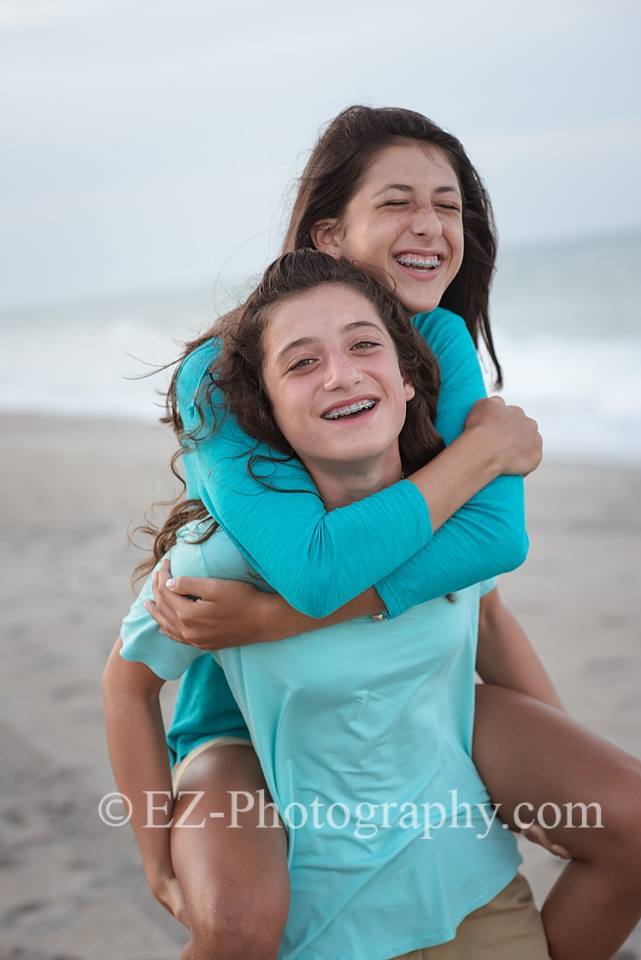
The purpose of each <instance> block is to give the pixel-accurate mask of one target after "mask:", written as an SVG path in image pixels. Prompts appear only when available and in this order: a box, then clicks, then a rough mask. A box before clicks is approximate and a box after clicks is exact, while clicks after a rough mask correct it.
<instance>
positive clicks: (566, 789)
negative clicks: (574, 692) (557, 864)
mask: <svg viewBox="0 0 641 960" xmlns="http://www.w3.org/2000/svg"><path fill="white" fill-rule="evenodd" d="M473 753H474V761H475V763H476V766H477V767H478V770H479V772H480V774H481V777H482V779H483V781H484V782H485V784H486V785H487V788H488V790H489V793H490V796H491V797H492V800H493V801H494V803H496V804H499V805H500V806H499V811H500V815H501V819H502V820H503V821H504V822H505V823H507V824H508V825H509V826H510V827H513V828H514V827H516V826H518V824H516V823H515V821H514V815H515V812H516V811H517V808H518V805H519V804H522V803H524V802H527V803H531V804H532V806H533V809H534V815H536V812H537V811H538V810H539V809H540V808H541V806H542V805H543V804H546V803H553V804H556V805H558V806H559V807H560V808H561V811H562V812H563V820H562V823H561V825H560V826H558V827H555V828H550V829H546V833H547V835H548V837H549V838H550V839H551V840H552V841H553V842H554V843H558V844H560V845H562V846H564V847H565V848H566V849H567V850H568V851H569V853H570V855H571V857H572V858H573V859H572V861H571V862H569V863H568V865H567V867H566V868H565V869H564V871H563V873H562V874H561V876H560V877H559V879H558V880H557V882H556V883H555V885H554V886H553V888H552V890H551V891H550V893H549V895H548V897H547V900H546V901H545V904H544V906H543V910H542V915H543V922H544V925H545V931H546V935H547V938H548V943H549V947H550V954H551V956H552V957H553V958H554V960H606V958H608V957H611V956H612V954H613V953H614V952H615V951H616V950H617V949H618V947H619V946H620V945H621V944H622V943H623V941H624V940H625V938H626V937H627V935H628V934H629V933H630V931H631V930H632V928H633V927H634V926H635V924H636V923H637V922H638V920H639V917H640V916H641V763H640V762H639V761H638V760H636V759H635V758H634V757H632V756H630V755H629V754H627V753H625V752H624V751H622V750H619V749H618V748H617V747H615V746H613V745H611V744H609V743H608V742H607V741H605V740H603V739H601V738H600V737H597V736H596V735H595V734H593V733H590V732H589V731H588V730H585V729H584V728H583V727H581V726H579V724H577V723H575V722H574V721H573V720H571V719H570V718H569V717H568V716H567V715H566V714H564V713H562V712H561V711H559V710H555V709H554V708H553V707H549V706H547V705H546V704H543V703H540V702H539V701H537V700H533V699H531V698H530V697H526V696H524V695H523V694H520V693H516V692H515V691H513V690H507V689H505V688H504V687H496V686H491V685H489V684H479V685H477V694H476V720H475V726H474V748H473ZM568 803H570V804H579V803H585V804H594V803H597V804H599V805H600V808H601V810H602V823H603V827H604V829H596V828H590V829H579V828H578V827H576V826H575V827H574V828H572V827H569V826H566V825H565V824H566V823H567V819H566V808H565V806H564V805H565V804H568ZM550 809H551V808H546V810H545V811H544V817H545V822H546V823H550V822H553V818H552V817H551V815H550ZM518 813H519V816H520V818H521V822H523V821H524V820H526V819H527V816H528V811H527V810H526V809H523V808H522V809H521V810H519V811H518ZM589 822H590V823H594V822H595V821H594V816H593V815H592V819H590V820H589ZM574 823H575V824H578V823H580V816H579V813H578V811H576V810H575V813H574Z"/></svg>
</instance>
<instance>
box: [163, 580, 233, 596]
mask: <svg viewBox="0 0 641 960" xmlns="http://www.w3.org/2000/svg"><path fill="white" fill-rule="evenodd" d="M165 586H166V588H167V589H168V590H170V591H171V593H172V594H174V595H176V594H180V595H182V596H185V597H187V596H189V597H198V598H200V599H201V600H209V601H212V600H214V599H216V597H217V596H218V595H219V592H220V581H219V580H215V579H211V578H209V577H176V578H170V579H169V580H168V581H167V583H166V584H165Z"/></svg>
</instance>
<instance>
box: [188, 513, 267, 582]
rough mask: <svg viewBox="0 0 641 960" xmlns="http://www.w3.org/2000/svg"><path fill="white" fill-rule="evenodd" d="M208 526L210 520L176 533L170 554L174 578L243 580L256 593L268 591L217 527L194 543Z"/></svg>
mask: <svg viewBox="0 0 641 960" xmlns="http://www.w3.org/2000/svg"><path fill="white" fill-rule="evenodd" d="M209 523H210V521H209V520H204V521H203V520H200V521H193V522H192V523H188V524H186V525H185V526H184V527H182V529H181V530H180V531H179V533H178V540H177V542H176V544H175V546H174V547H172V552H171V572H172V574H173V576H191V577H214V578H217V579H220V580H244V581H246V582H247V583H251V584H253V585H254V586H256V587H258V588H259V589H263V590H269V589H270V588H269V587H268V585H267V584H266V582H265V581H264V580H263V579H262V577H261V576H259V574H257V573H256V571H255V570H254V569H253V568H252V567H251V566H250V565H249V563H248V562H247V560H246V559H245V557H244V556H243V554H242V553H241V552H240V550H239V548H238V547H237V546H236V544H235V543H234V541H233V540H232V538H231V537H230V536H229V534H228V533H227V532H226V531H225V530H224V529H223V527H220V526H219V527H217V528H216V530H215V531H214V533H213V534H211V536H210V537H208V538H207V540H205V541H204V542H202V543H196V542H195V541H197V540H198V539H199V538H200V537H202V535H203V534H204V533H206V531H207V529H208V526H209Z"/></svg>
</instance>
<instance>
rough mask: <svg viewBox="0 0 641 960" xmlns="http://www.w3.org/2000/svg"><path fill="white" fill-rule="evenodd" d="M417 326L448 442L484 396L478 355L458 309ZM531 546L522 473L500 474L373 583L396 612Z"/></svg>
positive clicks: (518, 557) (516, 559)
mask: <svg viewBox="0 0 641 960" xmlns="http://www.w3.org/2000/svg"><path fill="white" fill-rule="evenodd" d="M416 325H417V328H418V329H419V331H420V332H421V334H422V335H423V336H424V337H425V338H426V340H427V341H428V343H429V344H430V346H431V348H432V350H433V351H434V353H435V354H436V356H437V358H438V360H439V363H440V366H441V393H440V397H439V403H438V409H437V420H436V427H437V429H438V431H439V433H440V434H441V436H442V437H443V439H444V440H445V442H446V444H449V443H451V442H452V441H453V440H454V439H455V438H456V437H457V436H458V435H459V434H460V433H461V431H462V430H463V427H464V424H465V419H466V417H467V415H468V413H469V411H470V409H471V407H472V406H473V404H474V403H475V402H476V401H477V400H479V399H481V398H482V397H485V396H486V390H485V386H484V384H483V377H482V375H481V368H480V365H479V361H478V356H477V353H476V349H475V347H474V343H473V342H472V338H471V336H470V334H469V332H468V330H467V327H466V326H465V323H464V321H463V320H462V319H461V317H458V316H457V315H456V314H453V313H451V312H450V311H448V310H443V309H440V308H439V309H437V310H434V311H432V312H431V313H430V314H422V315H420V316H419V317H417V318H416ZM528 546H529V543H528V537H527V533H526V529H525V497H524V483H523V478H522V477H517V476H501V477H497V478H496V479H495V480H493V481H492V483H489V484H488V485H487V486H486V487H484V488H483V489H482V490H480V491H479V492H478V493H477V494H476V495H475V496H474V497H472V499H471V500H469V501H468V502H467V503H466V504H464V505H463V506H462V507H461V508H460V510H458V511H457V512H456V513H455V514H454V515H453V516H452V517H450V518H449V520H448V521H447V522H446V523H445V524H444V525H443V526H442V527H440V529H439V530H437V531H436V533H435V534H434V536H433V538H432V540H431V541H430V543H428V544H427V545H426V546H425V547H423V548H422V549H421V550H419V551H418V552H417V553H416V554H415V555H414V556H413V557H411V558H410V560H409V561H407V562H406V563H405V564H403V565H402V566H401V567H399V568H398V569H397V570H395V571H393V573H392V574H390V575H389V576H387V577H385V578H383V579H382V580H381V581H379V582H378V583H377V584H376V589H377V591H378V593H379V595H380V597H381V599H382V600H383V602H384V603H385V605H386V607H387V610H388V614H389V615H390V616H391V617H394V616H397V615H398V614H400V613H403V611H404V610H407V609H408V608H409V607H412V606H414V605H415V604H417V603H424V602H425V601H427V600H432V599H434V598H435V597H439V596H442V595H444V594H446V593H452V592H455V591H456V590H463V589H464V588H465V587H469V586H471V585H472V584H473V583H478V582H479V581H481V580H486V579H488V578H491V577H495V576H497V575H498V574H501V573H507V572H508V571H509V570H513V569H515V567H518V566H520V565H521V564H522V563H523V562H524V560H525V558H526V556H527V552H528Z"/></svg>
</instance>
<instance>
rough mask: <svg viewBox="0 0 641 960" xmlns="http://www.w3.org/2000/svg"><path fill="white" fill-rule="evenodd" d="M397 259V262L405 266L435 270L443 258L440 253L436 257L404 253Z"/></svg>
mask: <svg viewBox="0 0 641 960" xmlns="http://www.w3.org/2000/svg"><path fill="white" fill-rule="evenodd" d="M395 259H396V262H397V263H400V264H402V266H404V267H418V268H419V269H422V270H435V269H436V267H438V266H439V264H440V262H441V258H440V257H439V256H438V255H437V256H435V257H419V256H416V255H414V254H405V253H403V254H401V255H400V257H396V258H395Z"/></svg>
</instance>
